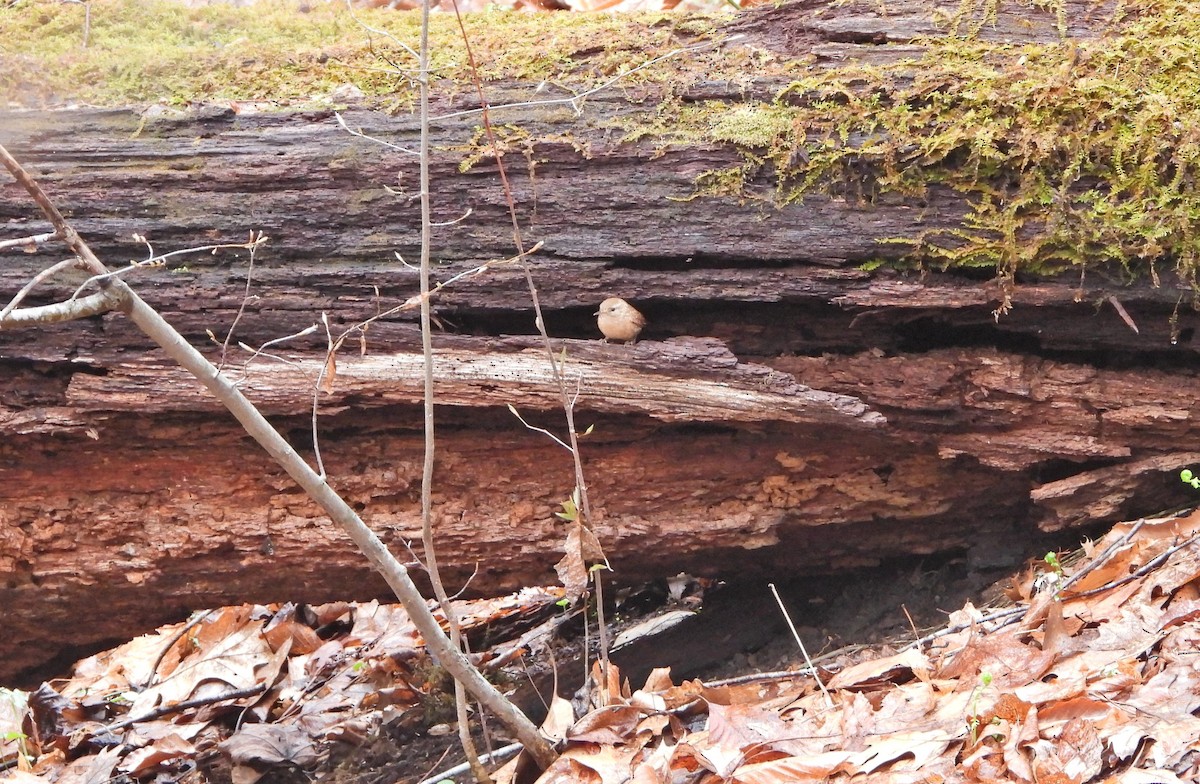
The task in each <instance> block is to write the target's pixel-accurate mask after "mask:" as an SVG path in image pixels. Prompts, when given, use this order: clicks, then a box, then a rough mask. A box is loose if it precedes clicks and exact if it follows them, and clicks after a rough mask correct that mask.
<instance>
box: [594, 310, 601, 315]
mask: <svg viewBox="0 0 1200 784" xmlns="http://www.w3.org/2000/svg"><path fill="white" fill-rule="evenodd" d="M592 315H593V316H599V315H600V311H598V310H597V311H596V312H595V313H593V314H592Z"/></svg>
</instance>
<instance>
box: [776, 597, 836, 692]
mask: <svg viewBox="0 0 1200 784" xmlns="http://www.w3.org/2000/svg"><path fill="white" fill-rule="evenodd" d="M767 587H768V588H769V589H771V595H772V596H774V597H775V603H776V604H778V605H779V611H780V612H781V613H783V619H784V620H785V621H787V625H788V628H789V629H791V631H792V638H793V639H795V640H796V645H799V646H800V653H802V654H804V663H805V664H807V665H808V669H809V671H810V672H811V673H812V677H813V680H814V681H816V682H817V686H818V687H820V689H821V694H823V695H824V696H825V707H826V708H832V707H833V697H830V696H829V690H828V689H826V688H825V683H824V682H823V681H822V680H821V673H819V672H817V667H816V665H815V664H813V660H812V658H811V657H810V656H809V655H808V649H807V648H805V647H804V640H802V639H800V633H799V632H797V631H796V624H794V623H792V616H791V613H789V612H788V611H787V607H785V606H784V604H783V599H782V598H780V596H779V591H778V590H777V589H776V588H775V583H767Z"/></svg>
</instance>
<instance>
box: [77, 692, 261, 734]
mask: <svg viewBox="0 0 1200 784" xmlns="http://www.w3.org/2000/svg"><path fill="white" fill-rule="evenodd" d="M266 690H267V684H265V683H256V684H255V685H253V686H248V687H247V688H245V689H235V690H233V691H227V692H224V693H222V694H214V695H213V696H211V697H197V698H196V699H194V700H184V701H183V702H173V703H171V704H170V705H163V706H160V707H158V708H155V709H154V710H152V711H147V712H146V713H143V714H141V715H140V716H133V717H131V718H128V719H121V720H120V721H114V722H113V723H112V724H105V725H104V726H103V727H101V731H104V732H114V731H116V730H123V729H125V728H126V727H132V726H133V725H134V724H140V723H142V722H144V721H153V720H154V719H161V718H162V717H163V716H170V715H172V714H175V713H182V712H183V711H185V710H190V709H191V708H199V707H202V706H204V705H212V704H214V703H217V702H224V701H225V700H238V699H241V698H242V697H253V696H254V695H255V694H262V693H263V692H264V691H266ZM97 734H99V733H97Z"/></svg>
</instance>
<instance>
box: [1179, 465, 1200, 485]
mask: <svg viewBox="0 0 1200 784" xmlns="http://www.w3.org/2000/svg"><path fill="white" fill-rule="evenodd" d="M1179 478H1180V479H1181V480H1183V483H1184V484H1185V485H1191V486H1192V487H1193V488H1194V489H1196V490H1200V476H1196V475H1195V474H1194V473H1192V469H1190V468H1185V469H1183V470H1182V471H1180V472H1179Z"/></svg>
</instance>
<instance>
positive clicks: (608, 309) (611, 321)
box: [593, 297, 646, 343]
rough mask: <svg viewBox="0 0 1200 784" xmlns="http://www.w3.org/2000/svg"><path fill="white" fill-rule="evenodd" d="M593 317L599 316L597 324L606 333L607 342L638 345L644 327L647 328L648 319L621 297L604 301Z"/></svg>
mask: <svg viewBox="0 0 1200 784" xmlns="http://www.w3.org/2000/svg"><path fill="white" fill-rule="evenodd" d="M593 315H595V316H599V318H597V319H596V323H597V324H598V325H599V327H600V331H601V332H603V333H604V339H605V340H619V341H622V342H627V343H628V342H632V343H636V342H637V337H638V335H639V334H641V331H642V327H644V326H646V317H645V316H643V315H642V314H641V313H639V312H638V309H637V308H635V307H634V306H633V305H630V304H629V303H628V302H626V301H625V300H623V299H621V298H620V297H609V298H608V299H606V300H604V301H603V302H601V303H600V310H598V311H596V312H595V313H594V314H593Z"/></svg>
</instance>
